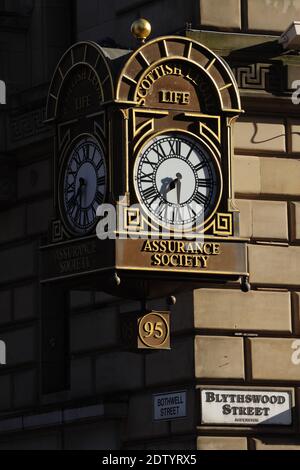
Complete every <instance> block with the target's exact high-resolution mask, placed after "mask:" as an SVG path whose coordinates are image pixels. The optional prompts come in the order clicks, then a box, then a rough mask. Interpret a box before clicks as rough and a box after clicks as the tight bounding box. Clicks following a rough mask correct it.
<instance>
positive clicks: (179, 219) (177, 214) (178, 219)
mask: <svg viewBox="0 0 300 470" xmlns="http://www.w3.org/2000/svg"><path fill="white" fill-rule="evenodd" d="M173 222H174V223H179V224H182V223H183V215H182V209H181V207H175V210H174V214H173Z"/></svg>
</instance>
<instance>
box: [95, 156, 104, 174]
mask: <svg viewBox="0 0 300 470" xmlns="http://www.w3.org/2000/svg"><path fill="white" fill-rule="evenodd" d="M103 165H104V161H103V160H102V159H101V160H100V162H99V163H98V165H97V166H96V170H97V171H99V170H100V168H102V167H103Z"/></svg>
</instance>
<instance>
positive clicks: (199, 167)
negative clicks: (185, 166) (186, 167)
mask: <svg viewBox="0 0 300 470" xmlns="http://www.w3.org/2000/svg"><path fill="white" fill-rule="evenodd" d="M205 167H206V162H205V161H204V160H203V161H202V162H201V163H199V164H198V165H197V166H195V170H196V171H200V170H203V168H205Z"/></svg>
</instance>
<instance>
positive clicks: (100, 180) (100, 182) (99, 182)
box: [97, 176, 105, 186]
mask: <svg viewBox="0 0 300 470" xmlns="http://www.w3.org/2000/svg"><path fill="white" fill-rule="evenodd" d="M97 185H98V186H104V185H105V176H100V177H99V178H98V179H97Z"/></svg>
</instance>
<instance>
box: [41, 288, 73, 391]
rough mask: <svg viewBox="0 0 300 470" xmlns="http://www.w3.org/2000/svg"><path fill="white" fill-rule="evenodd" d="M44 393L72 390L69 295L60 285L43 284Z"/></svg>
mask: <svg viewBox="0 0 300 470" xmlns="http://www.w3.org/2000/svg"><path fill="white" fill-rule="evenodd" d="M41 317H42V364H41V365H42V393H43V394H44V395H46V394H49V393H57V392H61V391H64V390H69V389H70V339H69V296H68V292H67V291H66V290H64V289H62V288H60V287H57V286H48V285H47V286H41Z"/></svg>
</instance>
